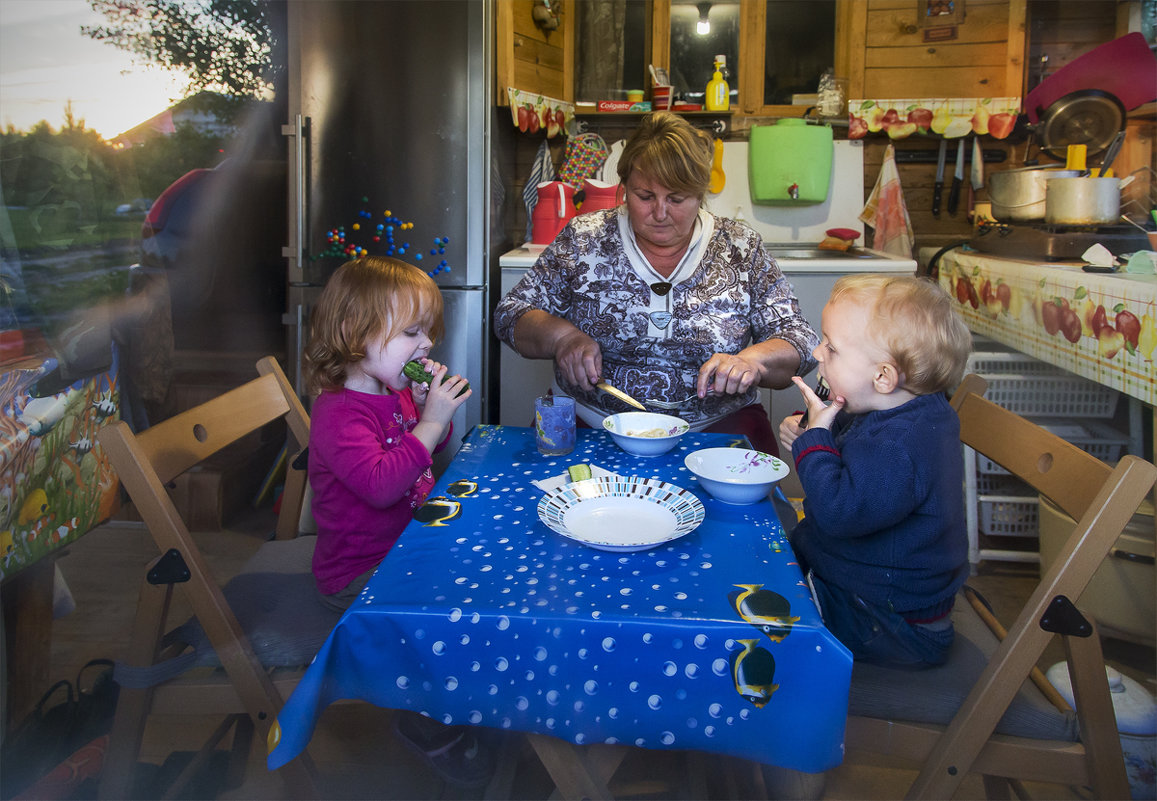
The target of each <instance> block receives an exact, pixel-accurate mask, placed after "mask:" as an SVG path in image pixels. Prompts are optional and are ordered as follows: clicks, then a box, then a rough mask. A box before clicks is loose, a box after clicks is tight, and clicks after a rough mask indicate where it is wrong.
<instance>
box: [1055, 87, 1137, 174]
mask: <svg viewBox="0 0 1157 801" xmlns="http://www.w3.org/2000/svg"><path fill="white" fill-rule="evenodd" d="M1123 130H1125V107H1124V106H1123V105H1122V104H1121V101H1120V100H1118V99H1117V98H1116V97H1115V96H1114V95H1111V94H1109V93H1108V92H1103V91H1101V90H1100V89H1081V90H1078V91H1076V92H1070V93H1069V94H1067V95H1065V96H1064V97H1062V98H1060V99H1059V100H1057V101H1055V102H1054V103H1053V104H1052V105H1050V106H1049V107H1048V109H1047V110H1046V111H1045V113H1044V114H1043V115H1042V117H1041V124H1040V138H1041V149H1042V150H1044V152H1046V153H1048V154H1049V155H1050V156H1052V157H1053V158H1055V159H1057V160H1059V161H1064V160H1065V156H1066V154H1067V151H1068V147H1069V145H1084V146H1085V147H1086V149H1087V152H1088V155H1090V156H1093V155H1096V154H1097V153H1100V152H1102V151H1104V150H1105V149H1106V148H1108V146H1109V145H1110V144H1111V143H1112V141H1113V138H1114V137H1115V136H1116V135H1117V134H1118V133H1119V132H1121V131H1123Z"/></svg>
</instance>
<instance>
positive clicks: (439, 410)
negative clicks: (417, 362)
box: [412, 361, 474, 453]
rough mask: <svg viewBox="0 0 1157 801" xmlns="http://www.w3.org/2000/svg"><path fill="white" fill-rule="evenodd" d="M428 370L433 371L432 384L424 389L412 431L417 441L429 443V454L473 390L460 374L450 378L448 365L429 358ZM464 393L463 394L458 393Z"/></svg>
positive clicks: (427, 446)
mask: <svg viewBox="0 0 1157 801" xmlns="http://www.w3.org/2000/svg"><path fill="white" fill-rule="evenodd" d="M426 369H427V370H429V371H430V372H432V373H433V374H434V377H433V378H432V379H431V380H430V383H429V386H426V385H425V384H423V386H424V387H426V390H425V396H426V397H425V405H424V406H423V407H422V408H420V409H419V419H418V424H417V425H416V426H414V430H413V432H412V433H413V434H414V436H415V437H417V438H418V441H419V442H421V443H422V444H423V445H425V446H426V450H428V451H429V452H430V453H433V452H434V448H436V447H437V446H438V443H439V442H441V441H442V439H443V438H444V437H445V436H446V427H447V426H448V425H450V420H451V419H452V418H453V417H454V412H456V411H457V410H458V407H459V406H461V405H462V404H463V403H465V402H466V400H467V399H468V398H469V397H470V396H471V395H472V394H473V392H474V390H472V389H467V390H466V391H465V392H462V390H463V389H465V388H466V386H467V385H468V383H469V382H468V381H467V380H466V379H465V378H463V377H462V376H460V375H454V376H449V377H447V375H446V365H444V364H438V363H437V362H434V361H430V362H429V363H428V364H427V365H426ZM459 392H462V394H461V395H459V394H458V393H459Z"/></svg>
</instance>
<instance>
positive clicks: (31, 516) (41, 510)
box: [16, 487, 48, 526]
mask: <svg viewBox="0 0 1157 801" xmlns="http://www.w3.org/2000/svg"><path fill="white" fill-rule="evenodd" d="M47 511H48V495H47V494H46V493H45V492H44V490H43V489H40V488H39V487H38V488H36V489H34V490H32V492H30V493H28V497H27V498H25V499H24V503H22V504H21V505H20V514H19V515H17V517H16V524H17V525H20V526H26V525H28V524H29V523H31V522H32V521H33V520H36V519H37V518H40V517H42V516H43V515H44V514H45V512H47Z"/></svg>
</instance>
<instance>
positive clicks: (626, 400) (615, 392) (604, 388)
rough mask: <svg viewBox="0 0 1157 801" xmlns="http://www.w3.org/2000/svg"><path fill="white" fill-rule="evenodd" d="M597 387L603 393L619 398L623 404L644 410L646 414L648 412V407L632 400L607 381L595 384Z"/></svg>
mask: <svg viewBox="0 0 1157 801" xmlns="http://www.w3.org/2000/svg"><path fill="white" fill-rule="evenodd" d="M595 386H596V387H598V388H599V389H601V390H602V391H603V392H605V393H607V394H608V395H612V396H614V397H616V398H618V399H619V400H621V401H622V402H623V403H629V404H630V405H631V406H634V407H635V408H637V409H642V410H643V411H644V412H645V411H647V407H646V406H644V405H643V404H641V403H639V402H638V401H637V400H635V399H634V398H632V397H631V396H630V395H628V394H627V393H625V392H623V391H622V390H621V389H619V388H618V387H613V386H611V385H610V384H608V383H607V382H606V381H600V382H599V383H597V384H595Z"/></svg>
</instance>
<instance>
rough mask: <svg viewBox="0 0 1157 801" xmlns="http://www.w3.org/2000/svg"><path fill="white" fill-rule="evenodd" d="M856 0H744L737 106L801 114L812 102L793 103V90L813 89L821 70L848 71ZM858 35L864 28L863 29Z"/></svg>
mask: <svg viewBox="0 0 1157 801" xmlns="http://www.w3.org/2000/svg"><path fill="white" fill-rule="evenodd" d="M862 4H863V3H862V2H858V0H744V2H743V24H742V27H743V40H742V41H741V42H740V60H741V63H740V70H741V71H742V73H743V75H744V82H743V88H742V90H741V92H740V97H739V102H740V107H741V108H742V110H743V112H744V113H746V114H758V115H768V116H801V115H802V114H803V113H804V111H806V110H807V108H808V107H809V106H811V105H815V104H814V103H807V104H803V105H793V104H792V96H793V95H812V94H815V93H816V91H817V89H818V88H819V81H820V76H821V75H822V74H823V72H824V70H826V69H828V68H829V67H834V68H835V71H836V74H837V75H841V76H848V75H849V74H850V72H849V70H850V68H851V65H850V64H849V61H848V58H847V52H848V49H849V48H848V41H849V36H850V33H851V28H850V26H849V25H848V20H849V18H850V17H851V15H852V12H853V10H854V8H853V7H854V6H858V5H862ZM860 35H861V37H862V29H861V34H860Z"/></svg>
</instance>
